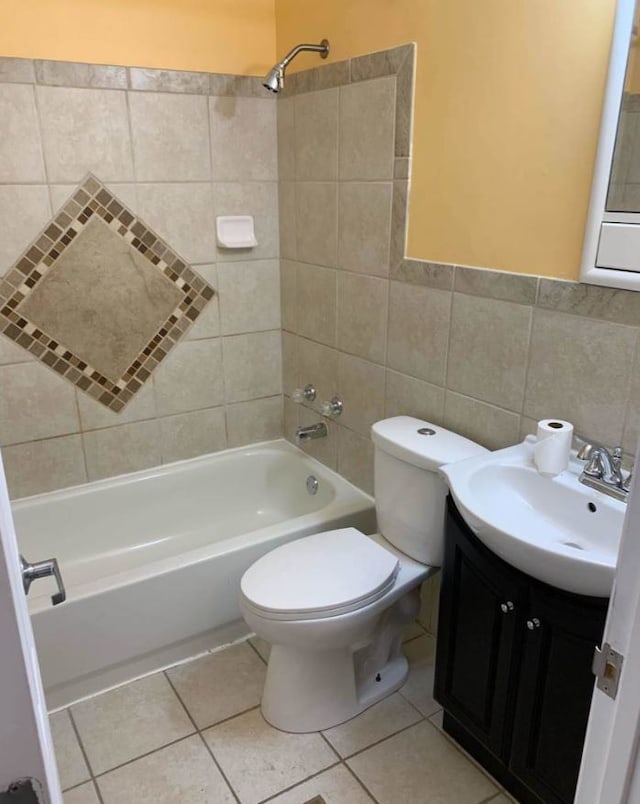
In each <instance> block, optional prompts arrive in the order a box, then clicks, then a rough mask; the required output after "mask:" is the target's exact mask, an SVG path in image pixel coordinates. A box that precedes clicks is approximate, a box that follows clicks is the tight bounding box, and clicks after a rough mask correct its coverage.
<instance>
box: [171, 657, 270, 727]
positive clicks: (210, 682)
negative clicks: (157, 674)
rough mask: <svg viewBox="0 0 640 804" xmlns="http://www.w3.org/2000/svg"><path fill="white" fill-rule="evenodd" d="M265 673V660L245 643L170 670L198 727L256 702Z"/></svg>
mask: <svg viewBox="0 0 640 804" xmlns="http://www.w3.org/2000/svg"><path fill="white" fill-rule="evenodd" d="M265 673H266V667H265V666H264V662H263V661H262V660H261V659H260V657H259V656H257V655H256V653H255V651H254V650H253V649H252V648H251V647H250V646H249V645H247V644H246V643H242V644H240V645H232V646H231V647H229V648H226V650H222V651H218V652H217V653H212V654H211V655H210V656H205V657H203V658H202V659H197V660H196V661H194V662H189V663H188V664H182V665H179V666H178V667H174V668H173V669H171V670H168V671H167V675H168V676H169V678H170V680H171V683H172V684H173V685H174V687H175V688H176V691H177V693H178V695H179V696H180V698H181V699H182V702H183V703H184V705H185V706H186V707H187V709H188V710H189V714H190V715H191V717H192V718H193V719H194V721H195V722H196V725H197V726H198V728H199V729H203V728H206V727H207V726H213V724H214V723H218V722H220V721H221V720H225V719H226V718H229V717H233V715H237V714H239V713H240V712H244V711H245V710H246V709H250V708H251V707H253V706H257V705H258V704H259V703H260V699H261V697H262V689H263V687H264V677H265Z"/></svg>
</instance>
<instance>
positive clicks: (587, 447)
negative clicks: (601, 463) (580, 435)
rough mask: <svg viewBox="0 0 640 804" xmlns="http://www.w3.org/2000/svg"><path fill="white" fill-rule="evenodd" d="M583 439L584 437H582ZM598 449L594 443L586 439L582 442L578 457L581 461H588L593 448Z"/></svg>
mask: <svg viewBox="0 0 640 804" xmlns="http://www.w3.org/2000/svg"><path fill="white" fill-rule="evenodd" d="M580 440H581V441H582V439H580ZM594 449H596V448H595V447H594V446H593V444H589V443H587V442H586V441H584V442H582V446H581V447H580V449H579V450H578V454H577V455H576V457H577V458H578V460H579V461H588V460H589V459H590V458H591V453H592V452H593V450H594Z"/></svg>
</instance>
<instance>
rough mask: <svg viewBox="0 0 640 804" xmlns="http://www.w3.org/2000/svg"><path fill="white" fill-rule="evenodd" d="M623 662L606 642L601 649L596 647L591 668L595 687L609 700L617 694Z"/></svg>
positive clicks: (619, 655) (620, 656)
mask: <svg viewBox="0 0 640 804" xmlns="http://www.w3.org/2000/svg"><path fill="white" fill-rule="evenodd" d="M623 661H624V656H623V655H622V654H621V653H618V652H617V651H615V650H614V649H613V648H612V647H611V645H610V644H609V643H608V642H605V643H604V645H603V646H602V647H601V648H598V647H596V649H595V651H594V654H593V664H592V666H591V667H592V669H593V674H594V675H595V677H596V686H597V687H598V689H599V690H602V692H604V694H605V695H608V696H609V698H615V697H616V695H617V694H618V684H619V683H620V673H621V672H622V663H623Z"/></svg>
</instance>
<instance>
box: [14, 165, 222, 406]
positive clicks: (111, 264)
mask: <svg viewBox="0 0 640 804" xmlns="http://www.w3.org/2000/svg"><path fill="white" fill-rule="evenodd" d="M214 294H215V291H214V290H213V288H211V287H210V286H209V285H208V284H207V283H206V282H205V281H204V279H202V277H200V276H199V275H198V274H197V273H196V272H195V271H194V270H193V269H192V268H191V267H190V266H189V265H187V263H186V262H185V261H184V260H183V259H181V258H180V257H179V256H178V255H177V254H176V253H175V252H174V251H173V250H172V249H171V248H170V247H169V246H168V245H167V244H166V243H165V242H164V241H163V240H161V239H160V238H159V237H158V236H157V235H156V234H154V232H153V231H151V229H149V227H148V226H146V224H145V223H144V222H143V221H141V220H140V218H138V217H137V216H136V215H134V214H133V213H132V212H131V211H130V210H129V209H127V208H126V207H125V206H124V204H122V203H121V202H120V201H119V200H118V199H117V198H116V197H115V196H114V195H113V193H111V192H110V191H109V190H107V188H106V187H104V185H102V184H101V183H100V182H99V181H98V180H97V179H96V178H95V177H94V176H92V175H89V176H87V178H86V179H85V180H84V181H83V182H82V184H81V185H80V186H79V188H78V189H77V190H76V192H75V193H74V194H73V196H72V197H71V198H70V199H69V201H68V202H67V203H66V204H65V205H64V207H63V208H62V209H61V210H60V212H58V214H57V215H56V216H55V217H54V218H53V220H52V221H51V223H50V224H48V226H47V227H46V228H45V229H44V231H43V232H42V233H41V234H40V235H39V236H38V238H37V239H36V240H35V241H34V242H33V243H32V244H31V246H29V248H28V249H27V250H26V251H25V253H24V254H23V255H22V256H21V257H20V259H19V260H18V261H17V263H16V264H15V265H14V266H13V268H12V269H11V270H10V271H9V272H8V273H7V275H6V276H5V277H4V279H2V280H0V331H1V332H4V334H5V335H6V336H7V337H9V338H10V339H11V340H13V341H15V343H17V344H19V345H20V346H22V347H23V348H24V349H26V350H27V351H29V352H30V353H31V354H32V355H34V356H35V357H37V358H38V359H40V360H41V361H42V362H43V363H45V364H46V365H47V366H49V367H50V368H52V369H54V371H57V372H58V373H59V374H61V375H62V376H63V377H65V378H66V379H68V380H69V381H70V382H72V383H73V384H74V385H76V386H77V387H78V388H80V389H81V390H82V391H84V392H85V393H87V394H88V395H89V396H91V397H93V398H94V399H96V400H98V401H99V402H101V403H102V404H103V405H105V406H106V407H108V408H110V409H111V410H113V411H116V412H118V411H120V410H122V408H124V406H125V405H126V404H127V402H128V401H129V400H130V399H131V398H132V397H133V396H134V394H135V393H136V392H137V391H138V390H140V388H141V387H142V385H143V384H144V383H145V381H146V380H147V379H148V378H149V377H150V376H151V373H152V371H153V370H154V369H155V367H156V366H157V365H158V364H159V363H160V362H161V361H162V360H163V359H164V358H165V357H166V356H167V354H168V353H169V352H170V351H171V349H172V348H173V346H174V345H175V344H176V343H177V342H178V341H179V340H180V338H181V337H182V336H183V335H184V333H185V332H186V331H187V330H188V329H189V327H190V326H191V324H192V323H193V322H194V321H195V320H196V319H197V318H198V316H199V315H200V313H201V312H202V310H203V309H204V307H205V305H206V304H207V302H208V301H209V300H210V299H211V298H212V297H213V296H214Z"/></svg>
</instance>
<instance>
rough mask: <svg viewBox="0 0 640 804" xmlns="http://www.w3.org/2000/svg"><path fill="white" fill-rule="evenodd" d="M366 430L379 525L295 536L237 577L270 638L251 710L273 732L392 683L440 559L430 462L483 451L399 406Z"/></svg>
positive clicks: (326, 716) (340, 712)
mask: <svg viewBox="0 0 640 804" xmlns="http://www.w3.org/2000/svg"><path fill="white" fill-rule="evenodd" d="M372 439H373V443H374V447H375V503H376V513H377V517H378V527H379V529H380V533H377V534H374V535H373V536H365V535H364V534H363V533H360V531H358V530H356V529H355V528H343V529H341V530H332V531H325V532H324V533H316V534H314V535H312V536H306V537H304V538H302V539H299V540H297V541H294V542H290V543H289V544H285V545H283V546H282V547H278V548H276V549H275V550H272V551H271V552H270V553H268V554H267V555H265V556H263V557H262V558H260V559H259V560H258V561H256V562H255V564H253V566H251V567H250V568H249V569H248V570H247V571H246V572H245V574H244V576H243V578H242V581H241V593H240V608H241V610H242V613H243V615H244V618H245V620H246V621H247V623H248V625H249V626H250V627H251V629H252V630H253V631H255V633H256V634H257V635H258V636H260V637H262V638H263V639H266V640H267V641H268V642H270V643H271V645H272V648H271V656H270V658H269V666H268V669H267V678H266V682H265V688H264V693H263V697H262V713H263V715H264V717H265V719H266V720H267V721H269V723H271V724H272V725H273V726H275V727H276V728H278V729H282V730H283V731H291V732H308V731H318V730H320V729H327V728H330V727H331V726H335V725H337V724H338V723H342V722H343V721H345V720H349V718H352V717H354V716H355V715H357V714H359V713H360V712H362V711H363V710H364V709H366V708H367V707H369V706H372V705H373V704H374V703H376V702H377V701H379V700H381V699H382V698H384V697H385V696H387V695H389V694H391V693H392V692H394V691H395V690H397V689H398V688H399V687H400V686H401V685H402V684H403V683H404V681H405V679H406V676H407V660H406V658H405V657H404V655H403V653H402V629H403V626H404V625H406V624H407V623H409V622H411V621H412V620H413V619H415V617H416V616H417V613H418V610H419V604H420V592H419V590H420V584H421V583H422V581H423V580H424V579H425V578H426V577H427V576H428V575H430V574H431V573H432V572H434V568H437V567H439V566H440V565H441V563H442V553H443V544H444V520H445V499H446V494H447V489H446V486H445V484H444V481H443V480H442V479H441V478H440V476H439V474H438V468H439V467H440V466H442V465H443V464H445V463H453V462H454V461H460V460H463V459H464V458H470V457H472V456H474V455H477V454H479V453H481V452H486V450H485V449H484V447H481V446H479V445H478V444H475V443H474V442H473V441H469V440H468V439H466V438H463V437H462V436H459V435H457V434H455V433H452V432H450V431H448V430H445V429H444V428H442V427H439V426H436V425H432V424H429V423H428V422H424V421H421V420H420V419H414V418H411V417H410V416H396V417H394V418H392V419H385V420H384V421H380V422H377V423H376V424H374V425H373V428H372Z"/></svg>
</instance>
